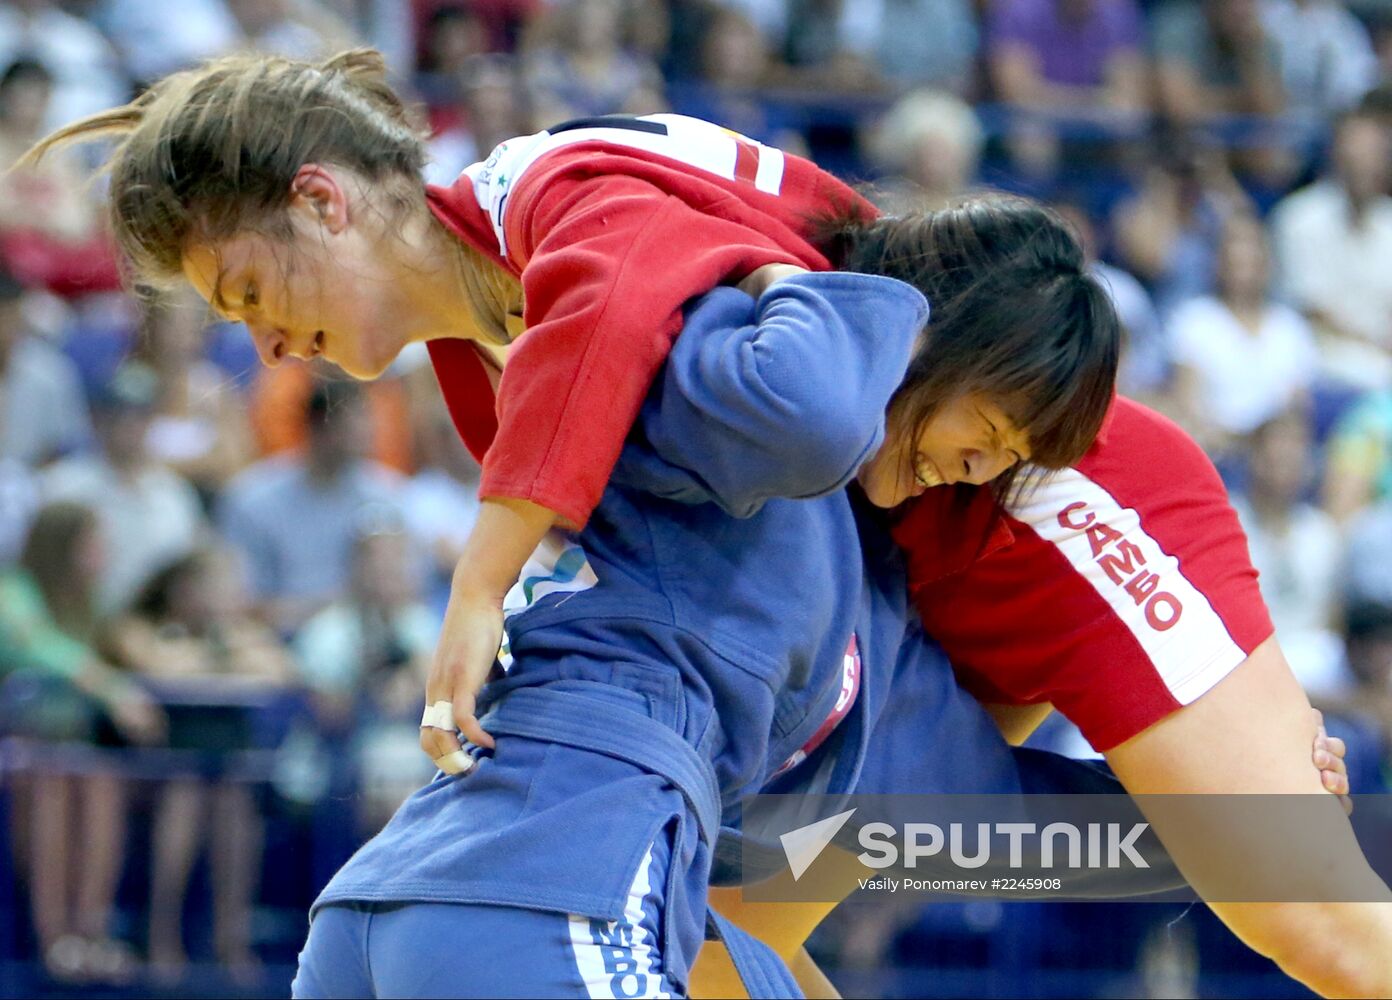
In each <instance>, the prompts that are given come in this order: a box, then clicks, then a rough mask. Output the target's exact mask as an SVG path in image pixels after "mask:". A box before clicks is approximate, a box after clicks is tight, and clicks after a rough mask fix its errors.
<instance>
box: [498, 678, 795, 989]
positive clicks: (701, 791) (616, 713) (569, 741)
mask: <svg viewBox="0 0 1392 1000" xmlns="http://www.w3.org/2000/svg"><path fill="white" fill-rule="evenodd" d="M577 701H581V699H577V698H575V697H573V696H569V695H565V694H562V693H560V692H556V691H548V690H546V689H545V688H518V689H516V690H513V691H510V692H508V694H507V695H506V696H505V697H504V698H503V699H502V701H500V702H499V703H498V704H497V705H495V706H494V707H493V709H492V710H491V711H489V713H488V714H487V715H486V716H485V717H484V719H483V720H481V721H482V723H483V725H484V727H485V728H486V729H487V730H488V731H489V732H490V733H493V734H494V735H507V736H521V737H525V738H527V739H533V740H539V741H543V742H550V743H560V744H563V745H565V746H572V747H576V748H577V749H580V750H589V751H592V752H594V753H602V754H604V755H605V756H608V757H614V758H617V759H618V760H622V761H627V762H628V763H630V764H634V765H636V766H638V767H641V768H643V769H644V770H646V771H648V772H650V773H652V774H656V775H659V776H660V777H662V778H665V779H666V780H667V781H670V782H671V783H672V785H673V786H674V787H675V788H676V789H677V790H678V791H679V792H681V795H682V797H683V798H684V799H685V800H686V804H687V806H688V807H689V808H690V809H691V811H692V813H693V814H694V815H695V816H696V823H697V826H698V828H699V830H700V835H701V840H702V842H703V843H705V844H706V845H707V847H708V848H709V849H711V850H713V849H714V847H715V842H716V839H717V837H718V836H719V833H720V788H719V785H718V784H717V783H716V779H715V771H714V770H713V769H712V768H711V766H710V763H709V762H708V761H707V760H706V759H705V758H703V757H702V756H701V755H700V754H698V753H697V752H696V751H695V749H694V748H693V747H692V746H691V744H689V743H687V742H686V741H685V740H684V739H682V738H681V737H680V736H678V735H677V734H676V733H674V732H673V731H672V730H670V729H668V728H667V727H666V726H664V725H662V724H661V723H659V722H656V721H654V720H652V719H650V718H648V717H647V716H644V715H640V714H639V713H637V712H634V711H632V710H630V709H625V708H621V707H618V706H616V705H611V704H609V703H607V702H604V701H600V700H598V699H583V705H584V718H583V719H578V718H576V708H577ZM706 931H707V938H708V939H718V940H722V941H724V942H725V947H726V949H728V951H729V953H730V960H731V961H732V962H733V964H734V967H735V971H736V972H737V973H738V974H739V977H740V980H741V981H742V982H743V984H744V987H745V989H746V990H747V991H748V993H749V996H750V998H751V1000H774V998H779V997H801V996H802V991H801V990H799V989H798V986H797V983H796V982H795V981H794V980H793V977H792V974H791V973H790V972H789V971H788V967H787V966H786V965H785V964H784V963H783V960H782V959H781V958H779V957H778V954H777V952H775V951H774V950H773V949H772V948H770V947H769V946H768V945H766V944H764V943H763V942H762V941H760V940H759V939H758V938H756V937H754V936H753V935H752V934H750V933H749V932H747V931H745V930H743V929H742V928H740V927H737V926H735V924H733V923H731V922H730V921H729V920H728V919H726V918H725V917H723V916H721V915H720V914H719V913H716V912H715V910H713V909H710V908H709V907H707V910H706Z"/></svg>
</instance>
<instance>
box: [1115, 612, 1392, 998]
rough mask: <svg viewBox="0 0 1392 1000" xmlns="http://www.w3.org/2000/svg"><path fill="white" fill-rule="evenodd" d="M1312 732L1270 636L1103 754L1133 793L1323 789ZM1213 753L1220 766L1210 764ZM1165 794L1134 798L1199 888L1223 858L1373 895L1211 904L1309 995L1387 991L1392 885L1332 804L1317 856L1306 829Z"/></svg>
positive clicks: (1390, 986) (1391, 974) (1391, 970)
mask: <svg viewBox="0 0 1392 1000" xmlns="http://www.w3.org/2000/svg"><path fill="white" fill-rule="evenodd" d="M1314 730H1315V722H1314V719H1313V716H1312V715H1311V712H1310V704H1309V702H1308V701H1307V700H1306V697H1305V693H1304V692H1303V691H1302V690H1301V689H1300V686H1299V684H1298V683H1297V682H1296V680H1295V677H1294V676H1293V675H1292V674H1291V672H1290V668H1289V667H1288V666H1287V665H1286V662H1285V658H1284V657H1283V656H1282V655H1281V651H1280V648H1279V647H1278V646H1277V644H1276V642H1275V640H1274V639H1271V640H1268V641H1267V642H1265V643H1263V644H1262V645H1261V646H1259V647H1258V648H1257V650H1256V651H1255V652H1253V654H1252V655H1251V656H1250V657H1248V659H1247V660H1246V661H1245V662H1244V663H1243V664H1242V665H1241V666H1239V667H1238V668H1237V669H1236V670H1234V671H1233V672H1232V673H1231V674H1230V675H1228V677H1226V678H1225V679H1224V680H1223V681H1221V682H1219V683H1218V684H1217V685H1216V686H1215V687H1214V688H1213V689H1212V690H1211V691H1209V692H1208V693H1207V694H1205V695H1203V696H1202V697H1200V698H1199V699H1198V700H1197V701H1195V702H1194V703H1193V704H1191V705H1189V706H1187V707H1185V708H1183V709H1181V710H1180V711H1178V712H1176V713H1174V714H1173V715H1171V716H1169V717H1168V718H1166V719H1164V720H1162V721H1161V722H1159V723H1157V724H1156V725H1154V726H1151V727H1150V728H1149V729H1147V730H1146V731H1145V732H1143V733H1141V734H1139V735H1137V736H1135V737H1133V738H1132V739H1130V740H1128V741H1127V742H1125V743H1123V744H1122V745H1121V746H1119V747H1116V748H1115V749H1113V750H1111V751H1109V752H1108V753H1107V755H1106V756H1107V761H1108V763H1109V764H1110V765H1111V767H1112V770H1113V771H1115V772H1116V774H1117V777H1119V778H1120V779H1121V780H1122V782H1123V784H1125V786H1126V788H1127V790H1128V791H1130V792H1131V793H1132V794H1134V795H1148V794H1149V795H1164V794H1170V793H1189V794H1204V793H1208V794H1240V793H1275V794H1294V795H1303V794H1318V793H1319V792H1321V791H1323V790H1324V787H1323V784H1322V782H1321V779H1320V775H1319V772H1318V771H1317V770H1316V768H1315V767H1314V766H1313V765H1312V763H1311V761H1310V757H1309V751H1308V747H1309V746H1310V739H1311V737H1312V736H1313V735H1314ZM1215 758H1216V759H1219V760H1222V761H1224V762H1225V764H1224V766H1223V767H1221V768H1214V767H1213V766H1212V763H1213V760H1214V759H1215ZM1162 801H1164V800H1154V799H1152V800H1149V801H1147V800H1144V799H1142V800H1140V804H1141V805H1142V809H1143V811H1144V812H1145V813H1146V815H1147V818H1148V819H1150V820H1151V823H1152V825H1153V826H1154V828H1155V831H1156V833H1157V834H1159V835H1160V838H1161V839H1162V840H1163V841H1164V843H1165V846H1166V848H1167V849H1168V850H1169V851H1170V853H1171V855H1172V856H1173V857H1174V859H1175V861H1176V863H1177V864H1178V865H1179V867H1180V869H1181V870H1182V871H1183V872H1184V873H1185V876H1186V877H1187V878H1189V879H1190V880H1191V882H1192V883H1193V884H1194V887H1195V888H1196V889H1197V890H1198V891H1199V892H1200V894H1203V893H1204V890H1205V887H1206V885H1207V886H1208V887H1211V886H1212V884H1213V881H1212V880H1213V876H1214V874H1215V866H1218V865H1220V864H1221V863H1223V859H1226V861H1227V863H1236V864H1239V865H1241V866H1242V867H1244V868H1245V869H1247V870H1248V871H1250V872H1252V873H1255V874H1257V875H1260V874H1262V873H1268V872H1269V873H1270V877H1271V878H1273V879H1280V878H1282V877H1283V873H1294V872H1319V873H1320V878H1321V880H1322V881H1324V882H1325V883H1326V884H1329V885H1331V886H1335V887H1337V888H1339V889H1343V888H1348V889H1349V891H1350V894H1352V893H1354V892H1357V893H1358V894H1359V897H1360V898H1377V899H1378V900H1379V901H1378V902H1375V903H1339V902H1332V903H1331V902H1321V903H1225V902H1214V903H1210V906H1212V908H1213V910H1214V912H1215V913H1217V914H1218V916H1219V917H1220V918H1221V919H1222V920H1223V922H1224V923H1226V924H1227V925H1228V927H1229V928H1230V929H1231V930H1232V931H1233V933H1235V934H1236V935H1237V936H1238V937H1239V938H1241V939H1242V940H1243V941H1244V942H1245V943H1246V944H1247V945H1248V946H1250V947H1251V948H1252V949H1254V950H1255V951H1257V952H1259V953H1261V954H1263V955H1266V956H1268V957H1270V958H1271V959H1273V960H1274V961H1275V962H1276V963H1277V964H1278V965H1279V966H1280V967H1281V969H1282V970H1283V971H1284V972H1286V974H1287V975H1290V976H1291V977H1293V978H1295V979H1297V980H1299V981H1300V982H1302V983H1304V984H1305V985H1306V986H1308V987H1309V988H1310V989H1312V990H1315V991H1316V992H1319V993H1321V994H1323V995H1326V996H1382V995H1386V994H1388V993H1389V991H1392V892H1388V890H1387V888H1386V887H1385V886H1383V885H1382V884H1381V882H1380V880H1378V878H1377V876H1376V875H1375V874H1374V873H1373V872H1372V870H1371V869H1370V868H1369V867H1368V865H1367V862H1366V861H1365V860H1364V858H1363V854H1362V851H1361V849H1360V848H1359V846H1358V842H1357V841H1356V840H1355V838H1354V836H1353V831H1352V828H1351V827H1350V826H1349V825H1348V822H1347V819H1346V818H1345V817H1344V816H1343V814H1342V811H1341V810H1340V809H1339V808H1338V805H1337V803H1336V802H1332V801H1331V802H1330V804H1329V805H1330V808H1329V810H1328V811H1327V813H1324V814H1322V815H1321V816H1320V817H1319V818H1318V822H1319V823H1320V824H1321V828H1320V830H1319V831H1318V839H1319V842H1320V844H1321V845H1322V846H1323V847H1324V848H1325V854H1324V856H1322V857H1312V856H1310V854H1309V851H1308V846H1309V844H1310V842H1311V838H1310V837H1309V836H1304V837H1301V838H1299V839H1298V842H1297V839H1296V838H1285V837H1282V838H1274V837H1263V836H1259V835H1258V834H1257V832H1256V831H1253V830H1250V829H1243V828H1242V825H1241V824H1232V823H1224V822H1222V821H1221V820H1219V819H1217V818H1216V817H1214V816H1213V815H1211V814H1210V813H1209V812H1208V811H1207V810H1203V809H1184V808H1175V809H1173V810H1172V809H1170V808H1162V807H1160V806H1159V803H1160V802H1162ZM1171 801H1173V800H1171ZM1234 838H1238V839H1237V840H1235V839H1234ZM1286 853H1289V854H1291V855H1292V856H1289V857H1287V856H1284V855H1285V854H1286ZM1370 886H1371V887H1372V889H1371V891H1370V888H1369V887H1370Z"/></svg>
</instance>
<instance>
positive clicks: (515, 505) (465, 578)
mask: <svg viewBox="0 0 1392 1000" xmlns="http://www.w3.org/2000/svg"><path fill="white" fill-rule="evenodd" d="M555 523H556V513H555V511H552V510H550V509H548V508H546V507H542V506H540V505H538V504H534V503H532V502H531V501H529V500H515V499H510V498H506V497H489V498H486V499H484V500H483V501H482V502H481V503H480V504H479V515H478V520H477V521H475V522H474V529H473V531H471V532H470V533H469V538H468V540H467V541H466V542H465V543H464V550H463V552H462V554H461V555H460V557H459V561H458V563H456V564H455V569H454V581H453V592H454V593H455V594H457V595H459V596H460V597H463V598H474V599H478V600H485V601H489V602H496V603H498V604H501V603H502V600H503V598H504V597H505V596H507V592H508V591H509V590H510V589H511V588H512V585H513V584H514V583H516V582H517V578H518V576H519V575H520V574H521V572H522V567H523V566H525V565H526V563H527V559H528V557H530V556H531V554H532V552H533V551H535V549H536V547H537V546H538V545H539V544H541V540H542V539H543V538H545V537H546V532H547V531H549V530H550V528H551V526H552V525H553V524H555Z"/></svg>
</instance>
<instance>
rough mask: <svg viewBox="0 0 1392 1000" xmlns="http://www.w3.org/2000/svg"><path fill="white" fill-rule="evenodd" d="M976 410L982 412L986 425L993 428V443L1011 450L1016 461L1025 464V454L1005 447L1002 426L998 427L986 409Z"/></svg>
mask: <svg viewBox="0 0 1392 1000" xmlns="http://www.w3.org/2000/svg"><path fill="white" fill-rule="evenodd" d="M976 412H977V413H980V414H981V419H982V420H984V421H986V426H987V427H989V428H991V443H992V444H994V445H995V446H996V447H997V448H1002V449H1004V450H1005V451H1008V452H1010V454H1012V455H1014V456H1015V461H1016V462H1019V463H1022V464H1023V463H1024V461H1025V456H1024V455H1021V454H1020V453H1019V452H1018V451H1016V450H1015V449H1014V448H1006V447H1005V442H1004V441H1003V440H1001V433H1000V428H999V427H997V426H996V425H995V423H994V422H992V420H991V418H990V417H988V416H986V411H985V410H982V409H978V410H977V411H976Z"/></svg>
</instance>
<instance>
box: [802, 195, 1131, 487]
mask: <svg viewBox="0 0 1392 1000" xmlns="http://www.w3.org/2000/svg"><path fill="white" fill-rule="evenodd" d="M827 235H828V237H829V240H828V241H827V242H826V245H827V247H828V253H829V254H830V256H831V257H832V259H833V263H834V264H835V266H837V267H840V268H842V269H843V270H847V271H859V272H863V273H869V274H883V275H887V276H889V277H892V278H898V279H899V280H901V281H905V282H907V283H908V284H911V285H913V286H914V287H916V288H917V289H919V290H920V291H921V292H923V294H924V295H925V296H927V298H928V304H929V307H930V310H931V311H930V314H929V319H928V326H927V328H926V330H925V332H924V339H923V342H922V344H921V345H920V346H919V348H918V350H917V352H916V353H915V355H914V358H913V360H912V361H911V362H910V363H909V369H908V372H907V374H906V375H905V378H904V382H903V384H902V385H901V386H900V388H899V390H898V392H897V393H896V395H895V398H894V401H893V402H892V403H891V407H890V419H891V421H892V422H893V423H894V424H895V425H896V428H897V429H898V430H899V431H901V432H904V433H908V434H910V435H913V436H917V434H918V432H919V431H920V430H921V429H922V427H923V426H924V424H925V423H927V421H928V420H930V419H931V418H932V417H933V415H934V413H936V411H937V410H938V408H939V407H941V406H942V405H944V404H945V403H947V402H950V401H951V400H952V399H954V398H957V397H959V396H961V395H964V394H967V393H975V392H979V393H982V394H984V395H988V396H990V397H991V399H992V400H993V401H995V402H997V404H998V405H1000V406H1001V407H1002V408H1003V409H1004V410H1005V412H1006V413H1007V415H1009V417H1010V418H1011V420H1012V421H1013V422H1014V424H1015V425H1016V426H1017V427H1019V428H1020V429H1021V430H1023V431H1025V432H1026V433H1027V434H1028V436H1029V442H1030V462H1031V463H1032V464H1034V465H1036V466H1041V467H1043V468H1047V469H1063V468H1067V467H1068V466H1070V465H1073V464H1074V463H1076V462H1077V461H1078V460H1079V459H1080V458H1082V457H1083V455H1084V453H1086V452H1087V450H1088V448H1090V447H1091V446H1092V442H1093V440H1094V439H1095V438H1096V437H1097V433H1098V431H1099V430H1100V429H1101V427H1102V421H1103V418H1104V417H1105V416H1106V413H1107V409H1108V407H1109V406H1110V405H1111V401H1112V397H1113V395H1114V392H1115V384H1116V371H1117V359H1118V355H1119V353H1120V344H1121V323H1120V321H1119V320H1118V319H1117V315H1116V309H1115V308H1114V307H1113V305H1112V301H1111V298H1110V296H1109V295H1108V294H1107V292H1106V290H1105V289H1104V288H1103V287H1102V285H1101V284H1100V283H1099V282H1098V280H1097V279H1096V278H1095V277H1093V276H1092V275H1091V274H1090V273H1089V272H1088V270H1087V267H1086V261H1085V259H1084V256H1083V249H1082V246H1081V244H1080V243H1079V240H1078V238H1077V235H1076V234H1075V233H1074V232H1073V231H1072V230H1071V229H1070V228H1069V226H1068V225H1067V224H1066V223H1065V222H1064V221H1063V219H1062V218H1060V217H1059V216H1058V215H1057V214H1056V213H1054V212H1052V211H1050V210H1049V209H1047V208H1045V207H1044V206H1043V205H1040V204H1038V203H1037V202H1033V201H1030V200H1028V199H1025V198H1017V197H1012V196H1006V195H989V196H983V197H977V198H972V199H969V200H967V201H964V202H962V203H960V204H958V205H956V206H954V207H951V208H947V209H944V210H942V211H935V212H926V213H922V214H916V215H912V216H907V217H902V218H891V217H886V218H881V219H877V220H875V221H873V222H869V223H865V222H860V221H846V222H844V223H842V224H841V225H840V226H839V228H836V229H834V230H833V231H830V232H828V234H827ZM911 459H912V449H909V450H907V454H906V460H911ZM1016 471H1017V470H1011V472H1009V473H1007V474H1006V475H1004V476H1001V477H1000V478H999V479H997V480H996V481H995V482H994V484H993V488H994V489H995V491H996V494H997V496H1001V497H1006V496H1008V495H1009V493H1010V491H1011V487H1012V485H1013V483H1014V481H1015V473H1016Z"/></svg>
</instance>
